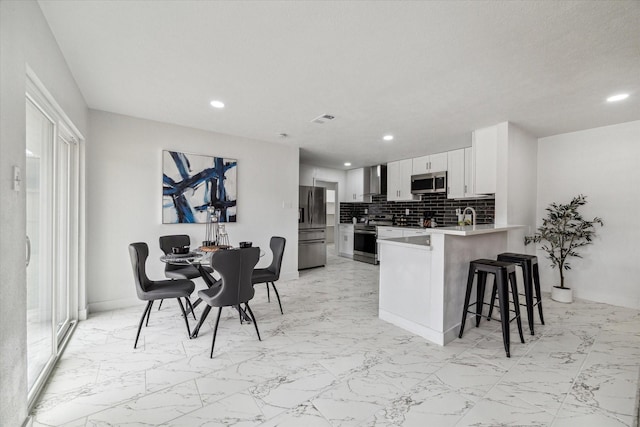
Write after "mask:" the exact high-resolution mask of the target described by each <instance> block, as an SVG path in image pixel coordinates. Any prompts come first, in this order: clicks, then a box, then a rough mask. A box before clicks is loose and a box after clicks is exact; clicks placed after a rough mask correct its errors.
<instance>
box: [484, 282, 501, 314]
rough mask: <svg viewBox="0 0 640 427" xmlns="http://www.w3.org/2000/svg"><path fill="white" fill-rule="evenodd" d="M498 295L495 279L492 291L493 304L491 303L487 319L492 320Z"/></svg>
mask: <svg viewBox="0 0 640 427" xmlns="http://www.w3.org/2000/svg"><path fill="white" fill-rule="evenodd" d="M497 296H498V287H497V285H496V282H495V280H494V281H493V290H492V291H491V305H489V315H488V316H487V321H490V320H491V314H492V313H493V307H494V306H495V305H496V297H497Z"/></svg>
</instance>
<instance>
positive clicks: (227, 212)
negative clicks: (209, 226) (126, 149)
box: [162, 151, 238, 224]
mask: <svg viewBox="0 0 640 427" xmlns="http://www.w3.org/2000/svg"><path fill="white" fill-rule="evenodd" d="M237 172H238V161H237V160H234V159H224V158H222V157H212V156H203V155H198V154H187V153H181V152H178V151H163V152H162V222H163V224H182V223H206V222H207V207H208V206H214V207H215V208H216V209H218V210H219V211H220V222H236V220H237V208H238V206H237V188H238V186H237Z"/></svg>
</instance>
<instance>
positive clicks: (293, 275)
mask: <svg viewBox="0 0 640 427" xmlns="http://www.w3.org/2000/svg"><path fill="white" fill-rule="evenodd" d="M298 278H300V273H298V272H297V271H283V272H281V273H280V280H296V279H298Z"/></svg>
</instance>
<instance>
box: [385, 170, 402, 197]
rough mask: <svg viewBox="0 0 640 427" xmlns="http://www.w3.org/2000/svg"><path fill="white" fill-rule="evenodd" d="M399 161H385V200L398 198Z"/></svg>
mask: <svg viewBox="0 0 640 427" xmlns="http://www.w3.org/2000/svg"><path fill="white" fill-rule="evenodd" d="M399 187H400V162H390V163H387V200H388V201H394V200H398V199H399V197H400V195H399V191H400V188H399Z"/></svg>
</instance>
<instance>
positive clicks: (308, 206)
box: [298, 185, 327, 270]
mask: <svg viewBox="0 0 640 427" xmlns="http://www.w3.org/2000/svg"><path fill="white" fill-rule="evenodd" d="M325 200H326V189H325V188H324V187H308V186H303V185H301V186H300V200H299V202H300V203H299V205H298V206H299V207H298V270H302V269H305V268H312V267H321V266H323V265H325V264H326V263H327V239H326V237H327V236H326V234H327V208H326V202H325Z"/></svg>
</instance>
